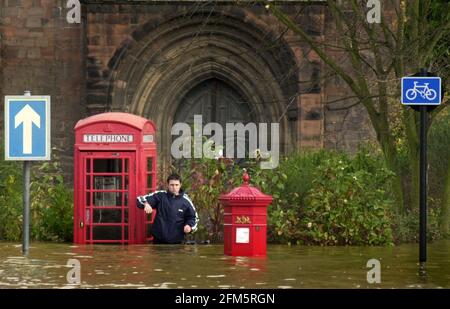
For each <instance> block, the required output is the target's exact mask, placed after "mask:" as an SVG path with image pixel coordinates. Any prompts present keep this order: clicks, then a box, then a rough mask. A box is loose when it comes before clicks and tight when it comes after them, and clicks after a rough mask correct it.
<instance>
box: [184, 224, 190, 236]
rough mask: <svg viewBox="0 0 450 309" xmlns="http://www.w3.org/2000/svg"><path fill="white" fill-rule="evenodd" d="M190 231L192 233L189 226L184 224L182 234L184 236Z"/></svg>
mask: <svg viewBox="0 0 450 309" xmlns="http://www.w3.org/2000/svg"><path fill="white" fill-rule="evenodd" d="M191 231H192V228H191V226H190V225H188V224H186V225H185V226H184V232H185V233H186V234H189V233H190V232H191Z"/></svg>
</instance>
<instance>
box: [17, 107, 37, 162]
mask: <svg viewBox="0 0 450 309" xmlns="http://www.w3.org/2000/svg"><path fill="white" fill-rule="evenodd" d="M22 123H23V153H24V154H31V153H32V149H33V123H34V124H35V125H36V126H37V127H38V128H40V127H41V116H39V114H38V113H36V111H35V110H34V109H32V108H31V106H30V105H28V104H27V105H25V107H24V108H22V109H21V110H20V112H18V113H17V115H16V117H14V128H17V127H18V126H19V125H20V124H22Z"/></svg>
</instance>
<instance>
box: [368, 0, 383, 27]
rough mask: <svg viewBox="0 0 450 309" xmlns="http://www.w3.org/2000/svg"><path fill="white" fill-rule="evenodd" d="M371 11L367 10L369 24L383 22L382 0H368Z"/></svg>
mask: <svg viewBox="0 0 450 309" xmlns="http://www.w3.org/2000/svg"><path fill="white" fill-rule="evenodd" d="M366 6H367V8H369V11H367V14H366V19H367V22H368V23H369V24H374V23H377V24H379V23H381V2H380V0H368V1H367V4H366Z"/></svg>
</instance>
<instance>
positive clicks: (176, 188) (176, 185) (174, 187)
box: [169, 180, 181, 195]
mask: <svg viewBox="0 0 450 309" xmlns="http://www.w3.org/2000/svg"><path fill="white" fill-rule="evenodd" d="M180 188H181V182H180V181H179V180H169V192H171V193H172V194H175V195H178V193H179V192H180Z"/></svg>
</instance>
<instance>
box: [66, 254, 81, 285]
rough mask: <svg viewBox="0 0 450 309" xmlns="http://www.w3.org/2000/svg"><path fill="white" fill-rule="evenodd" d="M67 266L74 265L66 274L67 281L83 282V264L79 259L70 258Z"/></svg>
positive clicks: (70, 282)
mask: <svg viewBox="0 0 450 309" xmlns="http://www.w3.org/2000/svg"><path fill="white" fill-rule="evenodd" d="M66 266H67V267H72V268H71V269H70V270H69V271H68V272H67V275H66V279H67V283H69V284H80V283H81V264H80V261H79V260H77V259H69V260H68V261H67V264H66Z"/></svg>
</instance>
